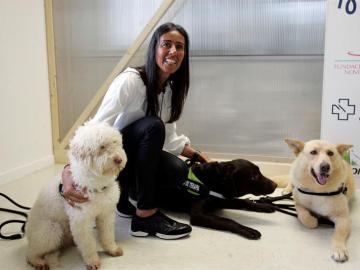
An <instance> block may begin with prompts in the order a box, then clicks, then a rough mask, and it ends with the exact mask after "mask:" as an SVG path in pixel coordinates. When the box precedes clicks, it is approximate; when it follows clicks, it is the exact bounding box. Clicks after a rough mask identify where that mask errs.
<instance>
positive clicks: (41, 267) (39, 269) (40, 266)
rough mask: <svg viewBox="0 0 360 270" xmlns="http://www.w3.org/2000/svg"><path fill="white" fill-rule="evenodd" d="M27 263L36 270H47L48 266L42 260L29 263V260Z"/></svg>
mask: <svg viewBox="0 0 360 270" xmlns="http://www.w3.org/2000/svg"><path fill="white" fill-rule="evenodd" d="M27 262H28V263H29V264H30V265H31V266H33V267H34V268H35V269H36V270H49V269H50V266H49V264H48V263H47V262H46V261H45V260H44V259H38V260H37V261H36V262H34V261H30V260H29V259H28V260H27Z"/></svg>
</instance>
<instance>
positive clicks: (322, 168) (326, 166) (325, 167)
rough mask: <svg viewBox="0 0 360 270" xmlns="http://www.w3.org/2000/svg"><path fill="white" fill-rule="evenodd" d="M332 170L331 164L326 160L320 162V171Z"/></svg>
mask: <svg viewBox="0 0 360 270" xmlns="http://www.w3.org/2000/svg"><path fill="white" fill-rule="evenodd" d="M329 171H330V165H329V164H328V163H326V162H324V163H321V164H320V172H321V173H328V172H329Z"/></svg>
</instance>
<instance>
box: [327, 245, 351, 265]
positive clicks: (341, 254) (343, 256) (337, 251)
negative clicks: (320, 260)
mask: <svg viewBox="0 0 360 270" xmlns="http://www.w3.org/2000/svg"><path fill="white" fill-rule="evenodd" d="M331 258H332V259H333V260H334V261H336V262H346V261H347V260H348V259H349V253H348V251H347V249H346V247H333V248H332V251H331Z"/></svg>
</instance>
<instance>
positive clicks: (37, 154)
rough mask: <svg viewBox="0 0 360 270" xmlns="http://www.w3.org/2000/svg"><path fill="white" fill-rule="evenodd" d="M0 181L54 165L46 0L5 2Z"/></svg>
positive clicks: (0, 11) (0, 38)
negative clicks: (44, 0)
mask: <svg viewBox="0 0 360 270" xmlns="http://www.w3.org/2000/svg"><path fill="white" fill-rule="evenodd" d="M0 122H1V129H0V184H2V183H6V182H8V181H11V180H14V179H16V178H18V177H21V176H23V175H25V174H27V173H31V172H33V171H35V170H37V169H40V168H42V167H45V166H48V165H49V164H52V163H53V160H54V158H53V151H52V137H51V115H50V99H49V83H48V71H47V53H46V33H45V15H44V3H43V0H1V1H0Z"/></svg>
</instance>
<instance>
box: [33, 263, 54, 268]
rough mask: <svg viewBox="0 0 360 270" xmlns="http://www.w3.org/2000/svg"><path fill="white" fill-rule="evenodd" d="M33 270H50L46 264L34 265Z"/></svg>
mask: <svg viewBox="0 0 360 270" xmlns="http://www.w3.org/2000/svg"><path fill="white" fill-rule="evenodd" d="M34 268H35V269H36V270H49V269H50V267H49V265H48V264H46V263H44V264H38V265H34Z"/></svg>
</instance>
